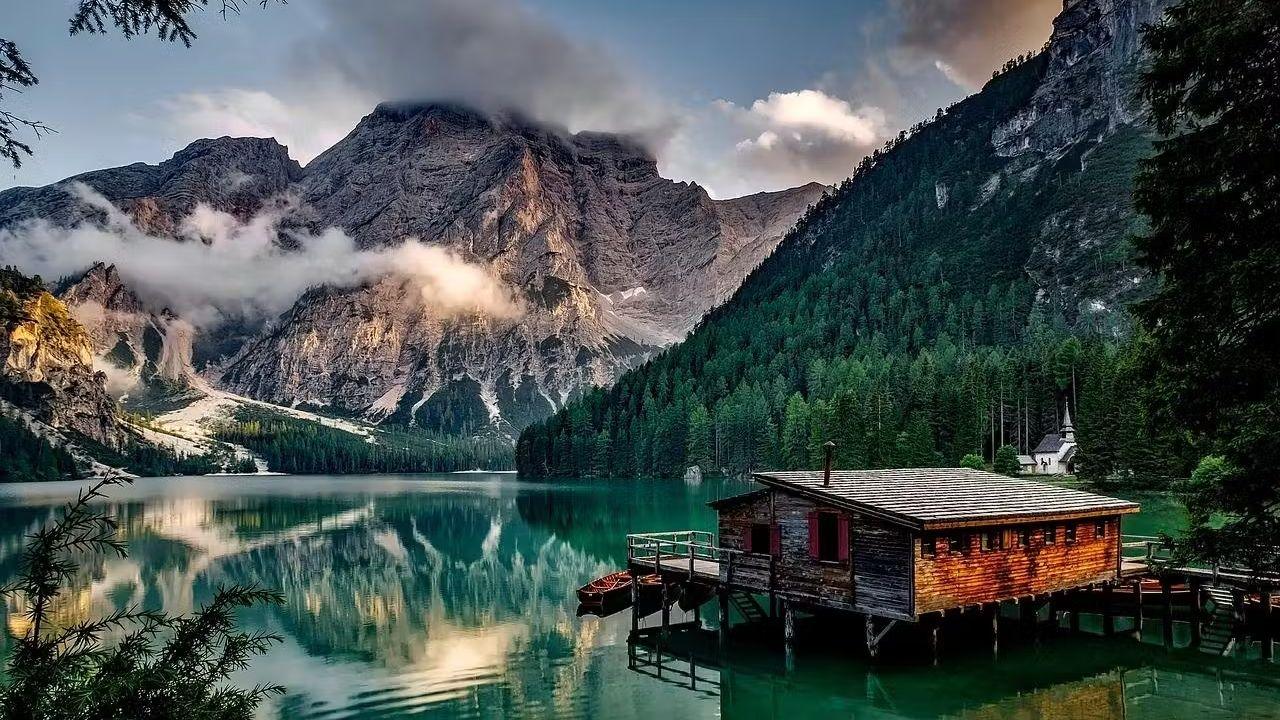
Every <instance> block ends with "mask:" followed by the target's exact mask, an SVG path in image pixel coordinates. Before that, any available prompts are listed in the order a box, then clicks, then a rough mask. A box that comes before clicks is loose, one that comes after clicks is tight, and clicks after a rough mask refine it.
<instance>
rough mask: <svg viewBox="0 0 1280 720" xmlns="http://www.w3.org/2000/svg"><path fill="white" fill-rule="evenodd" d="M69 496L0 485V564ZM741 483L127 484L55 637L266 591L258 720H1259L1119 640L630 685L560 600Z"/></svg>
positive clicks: (821, 663) (11, 615) (618, 642)
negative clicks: (268, 633)
mask: <svg viewBox="0 0 1280 720" xmlns="http://www.w3.org/2000/svg"><path fill="white" fill-rule="evenodd" d="M78 487H79V485H78V484H69V483H51V484H41V485H22V486H0V571H3V572H4V573H5V575H6V576H8V575H10V574H11V573H12V572H13V571H14V569H15V567H16V564H17V562H18V559H19V554H20V552H21V549H22V540H23V536H24V535H26V534H27V533H29V532H31V531H32V530H33V529H34V528H35V527H37V526H38V525H39V524H40V523H42V522H45V521H47V520H48V519H49V518H50V517H51V516H52V513H53V511H54V509H55V508H56V507H57V506H58V505H59V504H60V503H62V502H64V501H65V500H66V499H67V498H68V497H69V496H71V495H72V494H74V492H75V490H76V489H77V488H78ZM746 487H747V486H746V485H744V484H741V483H732V482H712V481H708V482H704V483H703V484H702V485H700V486H688V485H685V484H683V483H681V482H663V483H654V482H650V483H611V484H587V483H566V484H562V485H555V486H549V485H534V484H529V483H521V482H518V481H516V480H514V479H512V478H511V477H510V476H502V475H466V476H448V475H444V476H367V477H323V476H321V477H273V478H185V479H176V478H163V479H146V480H140V481H138V482H137V483H135V484H134V485H133V486H132V487H128V488H121V489H118V490H116V491H115V492H114V496H113V497H112V499H111V502H110V503H109V509H110V511H111V512H112V513H114V514H115V515H116V516H117V517H119V518H120V520H121V529H122V534H123V535H124V538H125V539H126V540H127V541H128V543H129V548H130V556H129V557H128V558H125V559H115V558H99V559H97V560H95V561H93V562H91V563H89V564H88V565H87V566H86V568H85V569H84V571H83V572H82V575H81V578H80V581H79V582H78V584H77V587H76V589H75V592H72V593H70V594H69V595H68V596H67V599H66V602H64V603H62V605H61V606H59V608H58V609H57V614H58V617H59V620H60V621H62V622H71V621H75V620H77V619H81V618H84V617H88V616H90V615H92V614H101V613H105V612H108V611H110V610H111V609H114V608H119V607H122V606H125V605H128V604H131V603H138V604H142V605H144V606H148V607H158V608H163V609H164V610H166V611H169V612H190V611H191V610H192V609H193V608H195V607H197V606H198V605H199V604H200V603H201V602H204V601H206V600H207V599H208V598H209V597H210V596H211V595H212V592H213V590H214V589H215V588H216V587H217V586H218V585H219V584H227V583H258V584H260V585H263V586H266V587H271V588H276V589H278V590H280V591H281V592H282V593H284V595H285V598H286V601H287V604H286V605H285V606H284V607H282V608H270V609H259V610H255V611H253V612H251V613H249V614H247V615H245V616H244V618H243V621H244V623H245V624H246V625H248V626H250V627H252V628H253V629H268V630H272V631H275V632H278V633H280V634H282V635H283V636H284V637H285V638H286V642H285V643H284V644H283V645H282V646H278V647H276V648H275V649H274V650H273V651H272V652H271V654H270V655H269V656H267V657H266V658H264V659H262V660H260V661H259V662H257V663H256V664H255V666H254V667H252V668H250V669H249V670H247V671H245V672H244V673H243V674H242V676H241V677H240V681H241V682H245V683H252V682H265V681H271V682H278V683H281V684H283V685H285V686H286V687H287V688H288V694H287V695H286V696H285V697H283V698H281V699H280V700H278V701H276V702H275V703H273V704H272V705H271V707H269V708H266V709H265V710H264V717H268V718H393V717H407V716H410V715H413V716H421V715H424V714H425V715H427V716H434V717H446V718H453V717H504V716H505V717H510V716H515V717H585V716H600V715H607V716H609V717H610V718H654V717H657V718H661V719H662V720H666V719H667V718H683V717H716V716H723V717H729V718H757V717H760V718H774V717H776V718H782V717H806V716H809V715H813V714H816V713H818V712H822V713H824V714H831V713H834V714H835V715H837V716H855V717H859V718H862V717H883V718H898V717H901V718H918V717H919V718H922V717H938V716H949V717H974V718H1017V717H1027V718H1033V717H1064V718H1066V717H1070V718H1094V717H1130V718H1132V717H1160V718H1161V720H1174V719H1176V718H1183V717H1187V718H1190V717H1212V716H1215V715H1214V713H1218V715H1217V716H1221V717H1280V689H1278V688H1277V683H1276V682H1274V680H1275V678H1274V677H1272V676H1271V675H1270V674H1269V673H1268V672H1266V671H1265V670H1264V669H1263V668H1262V666H1259V665H1256V664H1253V665H1230V666H1221V665H1217V666H1215V665H1214V664H1212V663H1211V662H1210V661H1208V660H1207V659H1202V658H1201V657H1199V656H1196V655H1194V654H1190V655H1188V654H1186V653H1181V654H1174V655H1166V654H1165V653H1164V651H1163V650H1159V649H1155V648H1150V647H1144V646H1140V645H1138V644H1137V643H1132V642H1129V641H1125V640H1110V641H1102V640H1090V639H1070V638H1066V639H1055V640H1052V641H1050V642H1047V643H1045V644H1044V645H1042V646H1040V647H1039V648H1023V649H1015V650H1014V651H1012V652H1010V653H1005V654H1003V655H1002V658H1001V659H1000V660H999V661H998V662H994V663H993V662H992V660H991V659H990V658H989V657H983V656H981V655H977V656H974V657H972V658H951V659H948V660H947V661H946V662H944V664H943V665H942V666H941V667H939V668H932V667H929V668H925V667H918V666H905V667H903V666H888V667H877V668H875V669H874V670H873V669H871V668H869V667H867V666H865V665H864V664H863V663H862V662H861V661H860V660H858V659H856V657H854V656H853V655H852V654H846V653H841V652H838V651H832V649H831V648H830V647H829V645H830V643H828V644H827V646H824V647H822V648H814V649H813V650H808V649H806V648H805V647H803V646H802V647H801V648H800V650H799V653H798V655H799V657H798V662H797V665H796V668H795V670H794V672H792V673H790V674H788V673H786V672H784V671H783V669H782V667H781V664H780V662H781V660H780V655H781V653H780V652H779V651H778V650H777V649H776V648H772V647H768V646H759V645H756V646H747V647H741V648H739V647H737V646H736V645H735V646H734V647H733V652H732V653H721V652H719V651H718V650H717V649H716V646H715V643H714V641H711V642H708V641H707V636H706V634H704V633H685V634H681V635H677V636H676V637H674V638H673V639H672V641H671V646H670V647H665V648H663V650H662V652H663V653H664V656H665V655H673V657H672V659H671V662H672V663H678V662H687V660H688V659H689V658H690V657H692V656H693V655H695V654H698V655H701V656H702V657H703V659H702V660H701V661H700V662H701V663H702V667H701V669H700V670H699V677H704V678H705V679H706V682H705V683H704V685H703V686H702V687H695V688H693V689H690V688H689V687H688V685H687V684H677V683H676V682H672V676H671V673H668V676H667V677H664V678H661V679H659V678H656V677H652V676H651V674H649V673H644V672H638V671H637V663H636V662H635V660H636V653H637V652H638V651H639V652H642V653H643V652H649V653H652V652H654V651H655V649H654V648H642V647H641V648H637V647H636V646H628V643H627V634H628V632H629V630H630V617H629V615H628V613H625V612H624V613H621V614H619V615H615V616H613V617H610V618H606V619H603V620H601V619H598V618H594V617H581V618H579V617H577V615H576V612H575V611H576V599H575V597H574V590H575V589H576V588H577V587H578V586H580V585H582V584H583V583H585V582H586V581H587V580H590V579H591V578H593V577H596V576H599V575H602V574H604V573H606V572H609V571H612V570H615V569H618V568H619V567H621V566H622V563H623V561H624V560H625V544H624V542H623V536H624V535H625V534H626V533H627V532H633V531H641V530H646V531H658V530H674V529H685V528H704V529H712V528H713V525H714V516H713V514H712V513H711V512H710V511H709V510H708V509H707V508H706V505H705V504H706V502H707V501H708V500H712V499H715V498H717V497H722V496H725V495H729V494H733V493H736V492H740V491H741V490H743V489H745V488H746ZM1145 522H1147V523H1152V522H1155V523H1156V524H1159V522H1160V520H1159V517H1158V516H1148V517H1147V518H1146V519H1145ZM713 606H714V603H713V604H712V605H710V606H708V607H707V610H708V612H707V613H706V614H707V615H708V616H709V619H708V622H709V623H714V622H715V618H714V615H715V613H714V610H713V609H712V608H713ZM21 610H22V608H21V607H20V606H19V605H17V604H15V603H13V602H10V603H9V604H8V605H7V607H6V608H5V611H6V615H5V621H6V624H7V625H8V627H9V629H10V630H13V631H21V629H22V614H21ZM677 615H678V616H679V613H678V612H677ZM681 638H683V640H681ZM856 640H857V638H856V637H853V636H850V637H849V638H848V641H849V644H851V645H852V644H854V642H855V641H856ZM677 641H679V642H685V643H686V644H687V645H688V646H687V647H683V648H680V647H677V645H678V642H677ZM839 642H840V641H839V640H837V641H836V645H837V647H838V646H839ZM695 651H696V653H695ZM681 658H683V659H681ZM670 667H675V665H674V664H673V665H671V666H670ZM695 686H696V683H695ZM1178 693H1182V694H1184V695H1186V697H1185V698H1182V699H1178V698H1179V695H1178Z"/></svg>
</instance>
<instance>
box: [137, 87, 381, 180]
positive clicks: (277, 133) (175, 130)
mask: <svg viewBox="0 0 1280 720" xmlns="http://www.w3.org/2000/svg"><path fill="white" fill-rule="evenodd" d="M372 102H373V101H372V100H371V99H366V100H365V101H363V102H361V101H357V97H356V95H354V94H345V95H342V96H335V95H334V94H332V93H329V94H325V93H323V92H321V93H318V94H312V95H310V96H309V97H308V98H307V99H306V100H305V103H303V104H301V105H298V104H293V105H291V104H289V103H287V102H285V101H284V100H281V99H280V98H278V97H276V96H275V95H272V94H271V93H269V92H266V91H264V90H251V89H245V88H223V89H220V90H213V91H208V92H189V93H183V94H180V95H177V96H174V97H171V98H167V99H165V100H163V101H161V103H160V108H159V109H160V111H161V112H162V113H163V114H164V116H165V117H166V119H167V121H168V124H169V127H170V128H171V129H170V134H171V135H173V136H174V139H175V140H176V141H177V142H178V143H180V144H185V143H187V142H190V141H191V140H193V139H195V138H203V137H221V136H223V135H230V136H232V137H274V138H275V139H276V140H278V141H279V142H280V144H282V145H285V146H287V147H288V148H289V154H290V156H291V157H293V159H295V160H298V161H299V162H302V163H306V162H309V161H310V160H311V159H312V158H314V157H315V156H316V155H319V154H320V153H321V152H324V151H325V150H326V149H328V148H329V147H330V146H332V145H333V144H334V143H336V142H337V141H338V140H341V139H342V137H343V136H345V135H346V134H347V133H348V132H350V131H351V127H352V126H353V125H354V124H355V123H356V121H357V120H358V119H359V118H360V116H361V115H362V114H364V113H365V112H367V111H368V110H369V109H370V107H372V106H371V104H370V103H372Z"/></svg>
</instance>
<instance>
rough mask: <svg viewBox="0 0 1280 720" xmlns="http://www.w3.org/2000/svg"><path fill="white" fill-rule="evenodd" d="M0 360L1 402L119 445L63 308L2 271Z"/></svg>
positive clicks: (84, 349) (105, 399)
mask: <svg viewBox="0 0 1280 720" xmlns="http://www.w3.org/2000/svg"><path fill="white" fill-rule="evenodd" d="M0 358H2V359H3V367H0V396H3V397H4V399H6V400H8V401H9V402H12V403H13V404H15V405H17V406H18V407H20V408H22V409H23V410H26V411H27V412H30V413H31V414H32V415H34V416H35V417H36V419H38V420H40V421H41V422H43V423H45V424H47V425H50V426H52V427H54V428H57V429H66V430H73V431H75V432H78V433H80V434H82V435H85V436H87V437H89V438H92V439H93V440H96V441H97V442H100V443H102V444H104V445H107V446H109V447H118V446H119V445H120V444H121V443H122V442H123V439H124V436H123V434H122V431H121V429H120V427H119V424H118V423H117V422H116V417H115V413H116V405H115V402H114V401H113V400H112V399H111V398H110V396H108V395H107V392H106V390H105V388H104V382H105V377H104V376H103V375H102V374H100V373H96V372H94V369H93V347H92V342H91V339H90V337H89V334H88V333H87V332H85V330H84V328H83V327H82V326H81V325H80V324H79V323H77V322H76V321H75V319H74V318H72V316H71V313H70V311H69V310H68V309H67V306H66V305H65V304H63V303H62V302H61V301H59V300H58V299H57V298H55V297H53V296H52V295H50V294H49V293H48V292H47V291H45V290H44V289H43V288H42V287H41V286H40V285H39V284H37V283H35V282H33V281H31V280H29V279H27V278H24V277H22V276H20V275H18V274H17V273H14V272H12V271H7V270H5V271H0Z"/></svg>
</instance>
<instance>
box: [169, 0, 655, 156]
mask: <svg viewBox="0 0 1280 720" xmlns="http://www.w3.org/2000/svg"><path fill="white" fill-rule="evenodd" d="M314 10H315V12H317V13H318V14H319V16H320V20H321V26H320V28H319V29H318V30H317V31H316V32H314V33H310V34H308V37H307V38H306V39H305V40H302V41H299V42H298V44H297V45H296V46H294V47H293V48H292V50H291V53H290V54H291V61H290V62H289V64H288V67H287V69H286V70H285V72H284V78H285V81H286V82H285V85H284V86H283V89H280V90H277V91H275V92H267V91H264V90H255V89H246V88H222V89H218V90H212V91H200V92H190V93H185V94H181V95H178V96H176V97H173V98H170V99H169V100H167V101H165V102H164V103H163V104H162V107H161V108H160V109H161V111H162V112H163V113H164V115H165V116H166V117H167V119H168V120H169V122H170V123H171V125H172V127H173V128H174V129H175V131H176V133H178V134H184V135H186V136H187V139H190V138H191V137H194V136H210V135H213V136H219V135H227V134H230V135H255V136H273V137H276V138H277V139H279V140H280V141H281V142H282V143H284V144H286V145H288V146H289V147H290V150H291V154H292V155H293V157H294V158H295V159H298V160H299V161H301V162H303V163H306V162H308V161H309V160H311V159H312V158H313V157H315V156H316V155H317V154H319V153H320V152H322V151H323V150H324V149H326V148H328V147H329V146H330V145H332V144H333V143H334V142H336V141H337V140H339V139H341V138H342V137H343V136H344V135H345V134H346V133H347V132H349V131H350V129H351V127H352V126H354V125H355V123H356V121H358V120H359V118H360V117H362V116H363V115H365V114H366V113H368V112H369V111H371V110H372V109H373V107H374V105H375V104H377V103H378V102H381V101H387V100H389V101H431V100H441V101H451V102H459V103H463V104H466V105H471V106H474V107H476V108H478V109H481V110H486V111H510V110H514V111H517V112H519V113H522V114H524V115H526V116H528V117H530V118H533V119H536V120H540V121H544V122H548V123H552V124H556V125H560V126H563V127H565V128H568V129H569V130H572V131H578V130H599V131H606V132H619V133H626V134H630V135H634V136H636V137H637V138H639V139H641V140H642V141H647V142H648V143H649V144H650V145H651V146H654V147H657V146H659V145H661V144H662V143H664V142H665V141H666V140H667V139H669V138H670V136H671V135H672V134H673V132H674V131H675V127H676V124H677V114H676V112H675V111H674V110H673V108H672V107H670V106H669V105H668V104H667V103H666V101H665V100H664V99H663V98H662V97H660V96H659V95H658V94H657V93H656V92H655V91H653V90H652V89H650V88H649V87H647V86H646V85H645V84H643V83H642V82H640V81H639V80H638V79H637V78H636V77H635V76H633V75H632V74H630V73H628V72H626V71H624V69H623V68H622V67H621V66H619V65H618V63H617V62H616V61H615V60H614V59H613V57H612V56H610V55H609V53H607V52H606V51H605V50H604V49H603V48H601V47H599V46H597V45H594V44H590V43H587V42H584V41H582V40H580V39H577V38H570V37H569V36H567V35H566V34H564V33H563V32H561V31H560V30H559V29H557V28H556V27H554V26H553V25H552V24H551V23H549V22H548V21H547V20H545V19H544V18H542V17H539V16H538V15H536V14H535V13H534V12H533V11H531V10H530V9H529V8H527V7H526V6H525V5H524V4H522V3H521V2H520V1H519V0H385V1H383V2H379V3H377V7H376V9H374V8H371V7H370V6H369V5H368V4H367V3H360V2H351V1H350V0H318V1H317V4H316V6H315V8H314Z"/></svg>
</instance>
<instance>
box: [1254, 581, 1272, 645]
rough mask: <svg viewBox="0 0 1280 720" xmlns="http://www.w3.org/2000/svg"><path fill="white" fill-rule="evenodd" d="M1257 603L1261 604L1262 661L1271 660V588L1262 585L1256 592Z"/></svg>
mask: <svg viewBox="0 0 1280 720" xmlns="http://www.w3.org/2000/svg"><path fill="white" fill-rule="evenodd" d="M1258 601H1259V602H1260V603H1262V607H1261V608H1260V609H1261V610H1262V633H1261V635H1260V637H1261V638H1262V659H1263V660H1271V659H1272V658H1273V657H1275V644H1274V642H1273V640H1272V637H1273V636H1274V635H1275V631H1274V629H1273V628H1272V625H1271V622H1272V617H1271V588H1270V587H1269V586H1266V585H1264V586H1263V587H1262V589H1261V590H1260V591H1258Z"/></svg>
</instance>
